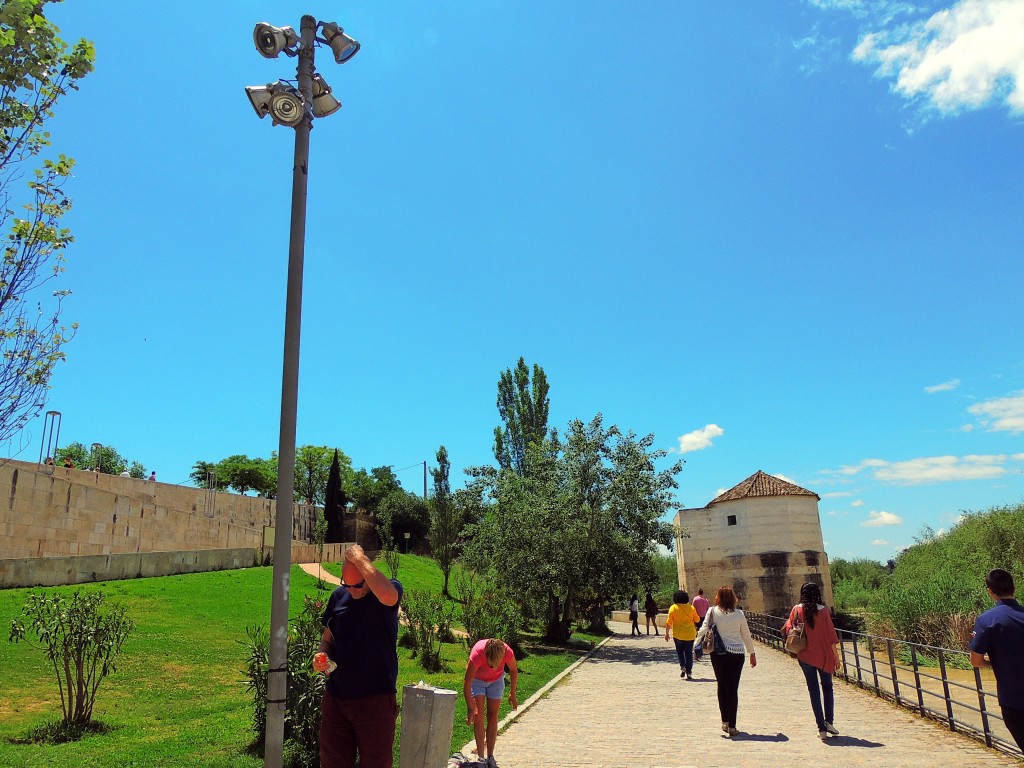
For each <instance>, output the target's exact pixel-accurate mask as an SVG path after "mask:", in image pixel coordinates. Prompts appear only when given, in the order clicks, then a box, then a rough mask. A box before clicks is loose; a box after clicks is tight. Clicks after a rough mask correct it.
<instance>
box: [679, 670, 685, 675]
mask: <svg viewBox="0 0 1024 768" xmlns="http://www.w3.org/2000/svg"><path fill="white" fill-rule="evenodd" d="M679 676H680V677H686V670H685V669H681V670H679Z"/></svg>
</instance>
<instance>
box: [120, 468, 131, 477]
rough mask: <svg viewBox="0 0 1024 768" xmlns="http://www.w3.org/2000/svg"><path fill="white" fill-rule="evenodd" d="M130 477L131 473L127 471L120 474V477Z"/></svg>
mask: <svg viewBox="0 0 1024 768" xmlns="http://www.w3.org/2000/svg"><path fill="white" fill-rule="evenodd" d="M131 476H132V475H131V472H129V471H128V470H127V469H125V470H124V471H123V472H121V477H131Z"/></svg>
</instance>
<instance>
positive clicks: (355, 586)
mask: <svg viewBox="0 0 1024 768" xmlns="http://www.w3.org/2000/svg"><path fill="white" fill-rule="evenodd" d="M341 586H343V587H345V589H362V588H363V587H365V586H366V579H363V580H362V581H360V582H359V583H358V584H346V583H345V582H341Z"/></svg>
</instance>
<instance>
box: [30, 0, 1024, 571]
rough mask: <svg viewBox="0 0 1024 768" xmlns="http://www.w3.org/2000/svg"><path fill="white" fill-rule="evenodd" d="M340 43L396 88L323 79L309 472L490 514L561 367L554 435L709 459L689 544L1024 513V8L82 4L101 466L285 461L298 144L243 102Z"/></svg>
mask: <svg viewBox="0 0 1024 768" xmlns="http://www.w3.org/2000/svg"><path fill="white" fill-rule="evenodd" d="M303 13H311V14H313V15H314V16H316V17H317V18H318V19H320V20H324V21H337V22H338V23H339V24H341V25H342V26H343V27H344V28H345V29H346V31H348V32H349V33H350V34H351V35H352V36H353V37H355V38H357V39H358V40H359V41H360V42H361V43H362V50H361V51H360V53H359V54H358V55H357V56H356V57H355V58H353V59H352V60H351V61H350V62H349V63H347V64H345V65H344V66H338V65H336V64H335V63H334V62H333V60H332V58H331V57H330V56H329V55H328V52H327V49H320V50H319V51H318V65H319V67H318V69H319V71H320V72H321V73H322V74H323V76H324V77H325V79H326V80H327V81H328V82H329V83H330V84H331V85H332V87H333V88H334V92H335V95H336V96H337V97H338V98H339V99H340V100H341V101H342V103H343V104H344V107H343V109H341V110H340V111H339V112H338V113H336V114H334V115H332V116H330V117H328V118H324V119H320V120H317V122H316V124H315V127H314V130H313V134H312V140H311V145H312V148H311V159H310V173H309V209H308V225H307V244H306V265H305V267H306V268H305V293H304V300H303V329H302V330H303V335H302V365H301V378H300V390H299V416H298V442H299V443H300V444H301V443H314V444H329V445H337V446H339V447H341V448H342V449H344V450H345V451H346V452H347V453H348V454H349V455H350V456H351V457H352V459H353V462H354V464H355V466H357V467H367V468H369V467H373V466H378V465H382V464H392V465H394V466H395V467H396V468H399V469H401V468H404V467H408V466H410V465H414V464H416V463H417V462H422V461H424V460H429V461H430V462H431V463H433V459H434V453H435V451H436V449H437V447H438V446H439V445H440V444H444V445H446V446H447V448H448V450H449V453H450V455H451V459H452V464H453V473H452V474H453V482H454V484H455V485H456V486H457V485H459V484H461V481H462V468H463V467H465V466H469V465H473V464H480V463H485V462H489V461H491V460H492V455H491V443H492V430H493V428H494V426H495V425H496V424H497V423H498V414H497V410H496V407H495V397H496V383H497V380H498V376H499V373H500V372H501V371H502V370H504V369H506V368H508V367H511V366H514V365H515V362H516V360H517V359H518V358H519V357H520V356H523V357H525V359H526V360H527V362H528V363H530V364H533V363H539V364H540V365H542V366H543V367H544V369H545V371H546V372H547V375H548V378H549V380H550V382H551V393H550V394H551V423H552V425H556V426H561V427H564V425H565V423H566V422H567V421H568V420H569V419H572V418H580V419H584V420H588V419H590V418H591V417H592V416H593V415H594V414H595V413H597V412H599V411H600V412H602V413H603V414H604V416H605V420H606V423H609V424H610V423H615V424H618V425H619V426H620V427H622V428H625V429H632V430H634V431H635V432H637V433H639V434H646V433H649V432H653V433H654V434H655V435H656V438H657V440H656V444H657V445H659V446H660V447H663V448H665V449H670V450H672V451H673V452H674V453H675V454H676V455H674V456H672V457H669V459H668V460H671V459H673V458H680V457H681V458H684V459H686V462H687V463H686V466H685V469H684V471H683V473H682V474H681V475H680V477H679V481H680V490H679V499H680V500H681V501H682V503H684V504H685V505H686V506H690V507H697V506H703V505H704V504H706V503H707V502H709V501H710V500H711V499H712V498H714V496H715V495H716V494H717V493H718V492H719V491H720V490H723V489H725V488H729V487H731V486H732V485H735V484H736V483H738V482H740V481H741V480H743V479H745V478H746V477H747V476H749V475H750V474H752V473H753V472H755V471H756V470H758V469H763V470H764V471H766V472H770V473H772V474H778V475H780V476H782V477H784V478H786V479H788V480H791V481H793V482H796V483H798V484H800V485H802V486H804V487H806V488H809V489H811V490H813V491H815V492H817V493H818V494H819V495H821V497H822V501H821V504H820V510H821V518H822V525H823V528H824V536H825V541H826V548H827V550H828V551H829V553H830V555H831V556H832V557H837V556H842V557H850V556H868V557H874V558H877V559H882V560H884V559H886V558H888V557H891V556H893V555H894V554H895V553H896V552H897V551H898V550H899V548H901V547H904V546H906V545H908V544H910V543H912V541H913V538H914V536H915V535H916V534H918V533H919V531H920V530H921V528H922V526H924V525H930V526H931V527H932V528H934V529H936V530H939V529H943V528H948V527H949V526H950V525H951V524H952V523H953V522H954V521H955V520H956V519H957V517H958V515H959V514H960V513H961V512H962V511H963V510H976V509H984V508H987V507H989V506H992V505H997V504H1015V503H1020V502H1021V501H1022V500H1024V349H1022V345H1021V336H1022V333H1021V332H1022V330H1024V329H1022V325H1024V323H1022V314H1021V309H1020V307H1021V297H1020V294H1021V286H1022V285H1024V259H1022V258H1021V256H1022V250H1024V2H1022V0H962V1H961V2H956V3H951V2H949V1H948V0H947V2H931V3H928V2H921V3H909V2H898V3H897V2H858V1H857V0H834V1H831V2H828V1H826V0H815V1H813V2H798V1H796V0H793V1H792V2H774V3H726V4H723V3H712V2H689V3H678V2H652V3H645V4H642V6H636V5H635V4H627V3H621V2H618V3H612V2H594V3H588V4H587V5H586V9H585V10H584V9H583V6H581V5H580V4H570V3H537V2H531V3H505V2H479V1H474V2H468V1H466V2H449V1H446V0H442V1H441V2H437V3H429V4H427V3H412V2H402V1H398V2H391V3H387V4H383V3H366V2H356V3H351V4H337V3H325V2H316V1H315V0H306V2H304V3H301V4H300V3H294V2H284V1H279V2H275V3H269V2H251V1H250V2H241V1H240V0H226V1H225V2H221V3H214V4H204V5H203V6H202V7H200V6H199V5H191V4H181V3H167V2H162V0H155V1H154V2H150V3H146V4H145V7H144V8H142V7H141V6H139V5H138V4H137V3H128V2H124V1H123V0H104V2H102V3H87V2H83V0H68V2H65V3H64V4H63V5H61V6H58V7H57V8H56V9H54V11H53V13H52V15H53V17H54V18H55V20H56V21H57V23H58V24H59V25H60V26H61V27H62V30H63V32H64V34H65V37H67V38H69V39H71V38H75V39H76V38H78V37H82V36H84V37H87V38H89V39H91V40H93V41H94V42H95V44H96V48H97V63H96V71H95V73H93V74H92V75H90V76H89V77H88V78H86V79H85V80H84V81H83V83H82V89H81V91H80V92H79V93H76V94H73V95H72V96H71V97H70V98H68V99H67V100H66V102H65V103H63V104H62V105H61V107H60V112H59V116H58V118H57V119H56V120H55V121H53V123H52V125H51V126H50V127H51V130H52V133H53V139H54V144H55V147H56V149H58V150H59V151H62V152H65V153H67V154H69V155H71V156H73V157H75V158H76V160H77V162H78V165H77V167H76V176H75V179H74V180H73V182H72V184H71V186H70V193H71V195H72V197H73V198H74V201H75V209H74V211H73V213H72V215H71V216H70V218H69V224H70V226H71V227H72V228H73V231H74V234H75V237H76V243H75V244H74V246H73V248H72V250H71V252H70V260H69V265H68V270H67V272H66V273H64V275H62V276H61V278H60V281H61V284H62V286H65V287H67V288H70V289H71V290H72V291H73V295H72V296H71V297H70V298H69V299H68V301H67V303H66V315H65V317H66V318H67V319H68V320H76V321H78V322H79V323H80V324H81V327H80V330H79V332H78V336H77V338H76V339H75V340H74V342H73V344H71V345H70V346H69V347H68V349H67V353H68V359H67V362H66V363H65V364H63V365H62V366H61V367H60V368H59V370H58V372H57V373H56V375H55V378H54V382H53V390H52V398H51V400H50V403H49V407H51V408H55V409H57V410H59V411H61V413H62V414H63V427H62V433H61V434H62V439H63V441H68V440H80V441H82V442H84V443H86V444H89V443H91V442H94V441H95V442H101V443H105V444H110V445H113V446H115V447H116V448H117V449H118V450H120V451H121V453H123V454H125V455H126V456H129V457H131V458H136V459H138V460H140V461H142V462H143V463H144V464H145V465H146V466H147V467H148V468H152V469H155V470H156V471H157V475H158V478H159V479H161V480H164V481H167V482H182V483H184V482H187V478H188V473H189V471H190V469H191V466H192V464H193V463H194V462H195V461H196V460H197V459H206V460H217V459H220V458H223V457H224V456H227V455H229V454H233V453H248V454H249V455H259V456H267V455H269V454H270V452H271V451H272V450H275V449H276V447H277V441H278V420H279V407H280V406H279V403H280V386H281V349H282V343H283V319H284V299H285V285H284V279H285V267H286V261H287V244H288V216H289V199H290V190H291V186H290V185H291V164H292V144H293V133H292V131H291V130H290V129H287V128H283V127H272V126H271V124H270V121H269V120H263V121H259V120H257V119H256V116H255V114H254V113H253V111H252V109H251V107H250V105H249V102H248V100H247V99H246V96H245V93H244V91H243V86H245V85H254V84H263V83H267V82H270V81H273V80H277V79H279V78H283V79H288V78H294V76H295V75H294V72H295V70H294V60H293V59H288V58H285V57H283V56H282V57H281V58H279V59H275V60H267V59H264V58H262V57H261V56H259V55H258V54H257V52H256V51H255V49H254V48H253V44H252V28H253V26H254V24H255V23H256V22H258V21H268V22H270V23H272V24H277V25H292V26H294V27H296V28H298V26H299V21H300V18H301V15H302V14H303ZM55 287H56V286H55ZM41 427H42V425H41V421H37V422H34V423H33V424H32V425H30V427H29V428H28V430H27V431H26V432H25V434H23V435H22V436H21V441H22V443H24V444H25V445H27V447H25V448H24V449H23V452H22V453H21V454H20V455H21V456H23V457H27V458H30V459H33V458H35V456H36V454H37V453H38V450H39V447H38V446H39V441H40V438H41V431H42V429H41ZM18 448H19V447H18V445H13V446H11V452H12V453H16V452H17V451H18ZM668 460H666V462H667V461H668ZM399 478H400V479H401V480H402V482H403V484H404V485H405V486H406V487H407V488H410V489H413V490H416V489H418V488H420V484H421V482H422V481H421V470H419V469H417V468H416V467H413V468H411V469H408V470H404V471H402V472H400V473H399Z"/></svg>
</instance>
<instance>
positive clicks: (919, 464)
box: [836, 454, 1010, 485]
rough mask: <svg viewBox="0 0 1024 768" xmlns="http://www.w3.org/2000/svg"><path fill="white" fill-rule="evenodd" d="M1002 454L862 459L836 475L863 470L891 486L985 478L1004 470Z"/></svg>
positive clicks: (1000, 473) (1005, 460)
mask: <svg viewBox="0 0 1024 768" xmlns="http://www.w3.org/2000/svg"><path fill="white" fill-rule="evenodd" d="M1009 458H1010V457H1008V456H1006V454H991V455H969V456H927V457H923V458H920V459H909V460H907V461H885V460H883V459H864V461H862V462H861V463H860V464H856V465H853V466H846V467H841V468H840V469H838V470H836V471H837V473H838V474H840V475H847V476H853V475H857V474H860V473H861V472H866V473H867V474H869V475H870V476H871V477H873V478H874V479H875V480H878V481H880V482H883V483H892V484H894V485H924V484H928V483H948V482H953V481H958V480H988V479H992V478H996V477H1002V476H1003V475H1005V474H1006V473H1007V469H1006V466H1005V465H1006V462H1007V460H1008V459H1009Z"/></svg>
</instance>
